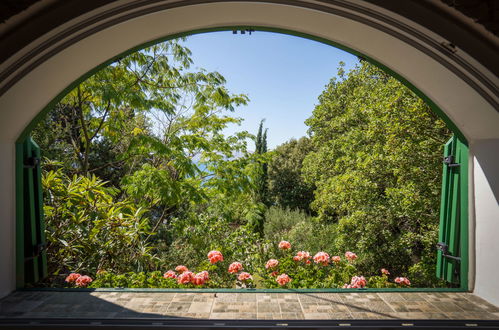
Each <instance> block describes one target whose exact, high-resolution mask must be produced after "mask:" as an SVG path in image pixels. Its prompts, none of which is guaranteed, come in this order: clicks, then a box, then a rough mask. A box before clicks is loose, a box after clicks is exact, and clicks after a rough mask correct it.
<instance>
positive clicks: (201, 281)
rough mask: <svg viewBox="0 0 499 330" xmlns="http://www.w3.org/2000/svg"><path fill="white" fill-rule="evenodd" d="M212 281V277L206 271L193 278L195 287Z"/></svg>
mask: <svg viewBox="0 0 499 330" xmlns="http://www.w3.org/2000/svg"><path fill="white" fill-rule="evenodd" d="M209 279H210V276H209V275H208V272H207V271H206V270H204V271H202V272H200V273H197V274H196V275H194V274H193V276H192V277H191V282H192V284H194V285H203V284H204V283H205V282H206V281H208V280H209Z"/></svg>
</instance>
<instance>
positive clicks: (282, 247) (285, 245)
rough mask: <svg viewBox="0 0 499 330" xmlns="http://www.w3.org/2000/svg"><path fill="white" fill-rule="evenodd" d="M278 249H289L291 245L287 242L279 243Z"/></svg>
mask: <svg viewBox="0 0 499 330" xmlns="http://www.w3.org/2000/svg"><path fill="white" fill-rule="evenodd" d="M279 249H281V250H288V249H291V243H289V242H288V241H280V242H279Z"/></svg>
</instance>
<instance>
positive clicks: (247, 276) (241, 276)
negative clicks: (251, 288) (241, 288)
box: [237, 272, 253, 281]
mask: <svg viewBox="0 0 499 330" xmlns="http://www.w3.org/2000/svg"><path fill="white" fill-rule="evenodd" d="M237 279H238V280H239V281H247V280H251V279H253V277H251V274H250V273H246V272H242V273H241V274H239V276H238V277H237Z"/></svg>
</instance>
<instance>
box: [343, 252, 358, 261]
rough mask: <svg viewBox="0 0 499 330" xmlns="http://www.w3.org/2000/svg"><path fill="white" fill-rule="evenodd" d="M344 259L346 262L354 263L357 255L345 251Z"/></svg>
mask: <svg viewBox="0 0 499 330" xmlns="http://www.w3.org/2000/svg"><path fill="white" fill-rule="evenodd" d="M345 258H347V260H348V261H354V260H355V259H357V255H356V254H355V253H353V252H350V251H347V252H345Z"/></svg>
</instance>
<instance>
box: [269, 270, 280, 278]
mask: <svg viewBox="0 0 499 330" xmlns="http://www.w3.org/2000/svg"><path fill="white" fill-rule="evenodd" d="M277 274H279V272H278V271H277V270H276V271H275V272H272V273H270V276H272V277H276V276H277Z"/></svg>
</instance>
